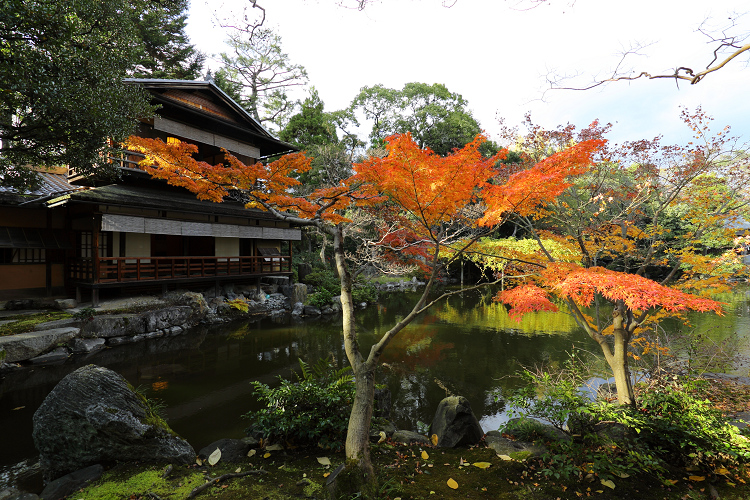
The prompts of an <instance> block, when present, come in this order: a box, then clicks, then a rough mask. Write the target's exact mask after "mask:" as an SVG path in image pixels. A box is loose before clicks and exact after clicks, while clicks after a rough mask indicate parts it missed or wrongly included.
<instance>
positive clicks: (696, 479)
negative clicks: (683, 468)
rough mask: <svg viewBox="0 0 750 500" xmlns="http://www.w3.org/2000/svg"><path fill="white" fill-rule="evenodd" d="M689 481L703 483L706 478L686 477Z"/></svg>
mask: <svg viewBox="0 0 750 500" xmlns="http://www.w3.org/2000/svg"><path fill="white" fill-rule="evenodd" d="M688 479H690V480H691V481H705V480H706V476H690V477H688Z"/></svg>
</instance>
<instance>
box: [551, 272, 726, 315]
mask: <svg viewBox="0 0 750 500" xmlns="http://www.w3.org/2000/svg"><path fill="white" fill-rule="evenodd" d="M553 290H554V293H556V294H557V295H559V296H560V297H562V298H571V299H573V300H574V301H575V302H576V303H578V304H581V305H586V306H588V305H590V304H591V303H592V302H593V300H594V294H595V293H598V294H600V295H602V296H603V297H604V298H605V299H607V300H609V301H611V302H618V301H622V302H623V303H624V304H625V306H626V307H627V308H628V309H630V310H632V311H645V310H648V309H652V308H663V309H665V310H667V311H669V312H680V311H686V310H692V311H699V312H709V311H712V312H715V313H716V314H723V312H722V307H721V303H720V302H717V301H715V300H711V299H706V298H703V297H697V296H695V295H690V294H687V293H683V292H680V291H679V290H675V289H673V288H669V287H666V286H662V285H660V284H659V283H657V282H655V281H653V280H650V279H648V278H644V277H642V276H638V275H636V274H626V273H621V272H618V271H612V270H610V269H606V268H603V267H590V268H586V269H584V268H579V269H577V270H575V271H573V272H571V273H569V274H568V275H567V276H566V277H565V279H564V280H563V281H561V282H559V283H557V284H555V285H554V288H553Z"/></svg>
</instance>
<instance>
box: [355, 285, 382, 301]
mask: <svg viewBox="0 0 750 500" xmlns="http://www.w3.org/2000/svg"><path fill="white" fill-rule="evenodd" d="M352 300H353V301H354V303H355V304H359V303H361V302H368V303H370V304H372V303H374V302H377V301H378V289H377V288H375V286H374V285H372V284H371V283H367V282H361V283H360V282H357V283H355V284H354V289H352Z"/></svg>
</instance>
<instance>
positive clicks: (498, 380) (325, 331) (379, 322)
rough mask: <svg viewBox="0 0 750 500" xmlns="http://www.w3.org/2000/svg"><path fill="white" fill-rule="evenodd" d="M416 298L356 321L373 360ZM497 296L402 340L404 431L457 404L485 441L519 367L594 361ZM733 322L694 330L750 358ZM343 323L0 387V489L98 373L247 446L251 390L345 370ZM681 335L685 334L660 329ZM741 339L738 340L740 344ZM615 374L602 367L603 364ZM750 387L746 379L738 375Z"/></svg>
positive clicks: (31, 373) (199, 441)
mask: <svg viewBox="0 0 750 500" xmlns="http://www.w3.org/2000/svg"><path fill="white" fill-rule="evenodd" d="M417 297H418V294H417V293H409V292H407V293H398V294H390V295H385V296H383V297H382V300H381V302H380V303H379V304H377V305H372V306H369V307H367V308H365V309H361V310H358V311H357V314H356V321H357V330H358V332H359V333H360V336H361V342H362V345H363V347H364V350H369V346H370V345H372V343H373V342H374V341H375V339H376V338H379V336H380V335H382V334H383V333H384V332H385V331H386V330H387V329H388V328H390V327H391V326H392V325H393V324H395V323H396V322H397V321H398V319H400V318H401V317H403V315H404V314H406V312H408V309H409V307H410V306H411V304H413V303H414V301H415V300H417ZM491 299H492V293H491V292H490V291H489V290H485V291H473V292H465V293H462V294H460V295H455V296H453V297H451V298H450V299H448V300H446V301H444V302H442V303H440V304H439V305H437V306H435V307H433V308H432V309H431V310H430V311H428V312H427V313H425V314H423V315H421V316H420V317H419V318H418V319H417V320H416V321H415V322H414V323H413V324H411V325H410V326H409V327H407V328H406V329H405V330H404V331H403V332H401V333H400V334H399V335H398V336H397V337H396V339H395V340H394V342H393V343H392V344H391V345H390V346H389V347H388V348H387V349H386V351H385V353H384V355H383V359H382V360H383V362H384V366H383V367H382V368H381V370H380V372H379V377H380V379H379V382H380V383H383V384H386V385H387V386H388V387H389V388H390V390H391V393H392V404H393V417H394V423H395V424H396V427H398V428H401V429H409V430H418V428H419V427H420V426H421V422H424V423H427V424H429V423H430V422H431V420H432V417H433V415H434V412H435V410H436V408H437V406H438V403H439V402H440V400H442V399H443V398H444V397H445V396H446V395H448V394H456V395H461V396H464V397H466V398H467V399H468V400H469V402H470V403H471V405H472V409H473V410H474V412H475V414H476V415H477V416H478V417H479V418H480V423H481V424H482V427H483V429H484V430H485V432H486V431H489V430H492V429H496V428H497V427H498V426H499V425H500V424H501V423H502V422H503V421H505V419H506V418H507V417H506V415H505V408H504V403H503V398H504V397H506V396H507V395H508V394H510V393H511V392H512V391H513V390H514V389H515V388H517V387H518V385H519V384H520V380H519V379H518V378H516V377H514V374H516V373H517V371H518V370H519V368H520V367H522V366H531V365H534V364H539V363H542V362H544V363H549V364H551V365H555V364H559V363H561V362H562V361H564V360H565V359H567V353H568V352H570V350H571V349H572V348H573V347H574V346H575V347H577V348H580V349H584V350H588V351H591V352H593V353H596V352H598V346H597V345H596V344H595V343H594V342H593V341H592V340H590V339H589V337H588V336H587V335H586V334H585V333H584V332H583V330H581V329H580V328H579V327H578V326H577V325H576V324H575V322H573V320H572V319H571V318H570V316H568V315H566V314H562V313H548V312H547V313H537V314H532V315H528V316H526V317H525V318H524V319H523V321H522V322H521V323H517V322H515V321H513V320H512V319H510V318H509V317H508V315H507V313H506V310H505V308H504V307H503V306H501V305H498V304H495V303H493V302H492V300H491ZM720 299H721V300H723V301H724V302H727V303H728V305H727V311H726V314H725V315H724V316H721V317H717V316H715V315H695V316H692V317H691V318H690V320H691V323H692V325H691V326H689V327H684V329H685V330H690V331H693V330H695V331H699V332H703V333H707V336H708V337H709V339H710V342H711V343H712V344H713V343H721V342H722V341H728V340H731V339H735V338H738V339H739V340H735V343H736V344H738V345H739V346H740V348H741V350H743V351H744V352H743V353H744V354H745V355H747V354H748V345H749V344H750V342H748V338H749V337H748V335H749V334H750V302H749V301H748V297H747V296H746V294H745V293H744V291H742V292H737V293H734V294H731V295H726V296H722V297H721V298H720ZM340 322H341V318H340V316H332V317H324V318H319V319H308V320H300V319H296V320H295V319H292V318H290V317H283V318H275V319H272V318H264V319H262V320H257V321H252V322H245V323H241V324H237V323H235V324H232V325H225V326H221V327H212V328H195V329H193V330H191V331H189V332H187V333H186V334H184V335H180V336H177V337H169V338H161V339H154V340H150V341H144V342H141V343H138V344H130V345H124V346H118V347H116V348H112V349H107V350H105V351H102V352H99V353H96V354H94V355H89V356H79V357H75V358H71V359H69V360H68V361H67V362H66V363H64V364H61V365H54V366H42V367H30V368H27V369H24V370H20V371H17V372H13V373H9V374H6V375H5V376H4V377H3V378H2V379H1V380H0V426H1V427H0V428H2V429H3V437H2V440H0V443H1V444H2V446H1V447H0V487H2V486H3V485H4V484H7V483H9V482H16V481H18V480H20V479H17V478H15V475H16V473H17V471H18V470H20V469H23V462H24V461H32V460H33V458H34V457H35V455H36V450H35V449H34V446H33V441H32V439H31V432H32V416H33V414H34V412H35V411H36V409H37V408H38V407H39V405H40V404H41V403H42V401H43V400H44V398H45V397H46V395H47V394H48V393H49V391H51V390H52V388H53V387H54V386H55V385H56V384H57V382H58V381H59V380H60V379H61V378H62V377H64V376H65V375H67V374H68V373H70V372H72V371H73V370H75V369H76V368H78V367H80V366H84V365H86V364H89V363H94V364H97V365H100V366H106V367H108V368H111V369H113V370H115V371H117V372H118V373H120V374H122V375H123V376H124V377H125V378H126V379H128V381H129V382H130V383H131V384H133V385H134V386H135V387H142V388H144V389H146V390H147V395H148V396H149V397H153V398H158V399H160V400H162V401H163V402H164V404H165V405H166V415H167V418H168V421H169V424H170V426H171V427H172V428H173V429H174V430H175V431H176V432H177V433H179V434H180V435H182V436H183V437H184V438H186V439H187V440H188V442H190V444H191V445H192V446H193V447H194V448H195V449H196V450H198V449H200V448H202V447H203V446H206V445H208V444H210V443H211V442H213V441H215V440H217V439H220V438H223V437H241V436H243V435H244V432H243V431H244V429H245V428H246V427H247V422H246V421H245V420H244V419H243V418H242V415H243V414H244V413H246V412H248V411H249V410H253V409H257V408H259V405H258V403H257V402H256V401H255V399H254V398H253V394H252V387H251V385H250V382H251V381H254V380H260V381H261V382H264V383H267V384H270V385H273V384H275V383H278V376H280V375H281V376H284V377H289V376H290V374H291V373H292V371H293V370H295V369H297V368H298V366H299V365H298V359H299V358H302V359H304V360H305V361H308V362H315V361H316V360H318V359H319V358H322V357H331V358H332V359H333V360H334V361H335V362H336V363H337V364H341V363H344V361H345V354H344V350H343V345H342V340H341V323H340ZM662 326H663V327H664V328H665V329H666V330H667V331H669V332H672V333H674V332H677V331H678V330H680V325H679V324H677V323H676V322H672V323H665V324H664V325H662ZM735 332H738V333H739V337H736V336H735ZM598 364H599V365H600V370H601V372H602V373H605V367H604V364H603V362H599V363H598ZM738 369H739V370H742V374H743V375H747V369H746V368H745V367H741V368H738Z"/></svg>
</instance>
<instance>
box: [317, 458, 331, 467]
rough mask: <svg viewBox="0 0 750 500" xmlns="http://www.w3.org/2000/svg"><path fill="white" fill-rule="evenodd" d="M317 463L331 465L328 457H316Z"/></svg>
mask: <svg viewBox="0 0 750 500" xmlns="http://www.w3.org/2000/svg"><path fill="white" fill-rule="evenodd" d="M318 463H319V464H320V465H326V466H327V465H331V461H330V460H329V459H328V457H318Z"/></svg>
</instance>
